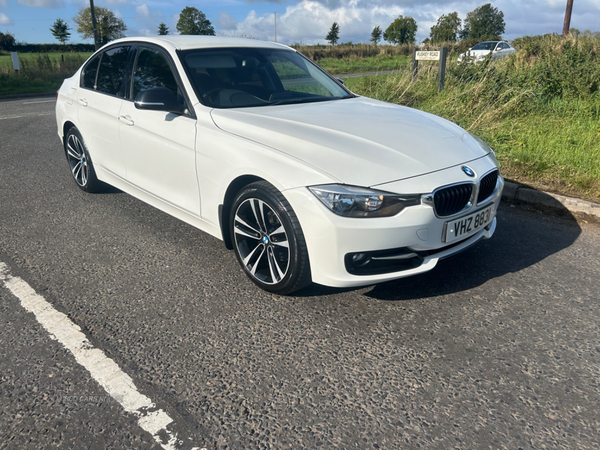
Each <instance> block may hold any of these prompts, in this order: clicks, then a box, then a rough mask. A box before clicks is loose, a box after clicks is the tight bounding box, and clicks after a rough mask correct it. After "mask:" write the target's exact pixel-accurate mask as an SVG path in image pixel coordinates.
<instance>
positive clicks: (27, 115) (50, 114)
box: [0, 111, 54, 120]
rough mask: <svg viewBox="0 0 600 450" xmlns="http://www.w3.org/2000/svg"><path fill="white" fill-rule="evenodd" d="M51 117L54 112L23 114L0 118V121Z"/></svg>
mask: <svg viewBox="0 0 600 450" xmlns="http://www.w3.org/2000/svg"><path fill="white" fill-rule="evenodd" d="M53 115H54V111H52V112H46V113H24V114H19V115H13V116H0V120H6V119H20V118H22V117H38V116H53Z"/></svg>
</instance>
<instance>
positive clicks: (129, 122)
mask: <svg viewBox="0 0 600 450" xmlns="http://www.w3.org/2000/svg"><path fill="white" fill-rule="evenodd" d="M119 120H120V121H121V122H123V123H124V124H125V125H129V126H130V127H132V126H133V125H134V123H135V122H134V121H133V120H132V119H131V116H119Z"/></svg>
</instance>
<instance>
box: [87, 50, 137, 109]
mask: <svg viewBox="0 0 600 450" xmlns="http://www.w3.org/2000/svg"><path fill="white" fill-rule="evenodd" d="M130 48H131V47H129V46H127V47H116V48H111V49H110V50H107V51H105V52H104V53H103V54H102V59H101V60H100V67H99V68H98V81H97V82H96V89H97V90H98V91H100V92H104V93H105V94H110V95H116V96H120V97H121V96H122V88H123V80H124V79H125V75H126V72H127V70H126V69H127V58H128V56H129V49H130Z"/></svg>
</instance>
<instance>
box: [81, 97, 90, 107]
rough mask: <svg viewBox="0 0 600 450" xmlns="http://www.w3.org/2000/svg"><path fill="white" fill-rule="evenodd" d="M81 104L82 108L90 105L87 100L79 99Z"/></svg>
mask: <svg viewBox="0 0 600 450" xmlns="http://www.w3.org/2000/svg"><path fill="white" fill-rule="evenodd" d="M79 104H80V105H81V106H87V105H88V102H87V100H86V99H85V98H80V99H79Z"/></svg>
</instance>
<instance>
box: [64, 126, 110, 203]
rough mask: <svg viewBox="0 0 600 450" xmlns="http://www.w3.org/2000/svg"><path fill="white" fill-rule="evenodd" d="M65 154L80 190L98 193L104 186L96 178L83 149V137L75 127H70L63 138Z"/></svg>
mask: <svg viewBox="0 0 600 450" xmlns="http://www.w3.org/2000/svg"><path fill="white" fill-rule="evenodd" d="M65 154H66V156H67V161H68V163H69V168H70V169H71V175H72V176H73V179H74V180H75V183H77V186H79V188H80V189H82V190H84V191H86V192H99V191H101V190H102V188H103V187H104V184H103V183H102V182H101V181H99V180H98V178H96V172H95V171H94V166H93V164H92V160H91V158H90V154H89V153H88V151H87V148H86V147H85V143H84V141H83V137H82V136H81V133H80V132H79V130H78V129H77V128H76V127H71V128H70V129H69V131H68V132H67V136H66V137H65Z"/></svg>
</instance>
